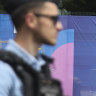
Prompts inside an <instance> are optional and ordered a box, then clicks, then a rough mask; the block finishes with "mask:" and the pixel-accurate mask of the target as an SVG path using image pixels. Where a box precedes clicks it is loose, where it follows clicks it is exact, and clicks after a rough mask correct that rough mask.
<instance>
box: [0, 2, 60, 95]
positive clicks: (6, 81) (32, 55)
mask: <svg viewBox="0 0 96 96" xmlns="http://www.w3.org/2000/svg"><path fill="white" fill-rule="evenodd" d="M2 3H3V5H4V7H5V10H6V11H7V12H8V13H9V14H10V16H11V18H12V21H13V24H14V25H15V28H16V30H17V35H16V38H15V40H9V43H8V45H7V47H6V48H5V50H6V51H9V52H12V53H14V54H16V55H17V56H19V57H20V58H22V59H23V60H24V61H25V62H26V63H28V64H29V65H30V66H32V68H33V69H35V70H36V71H38V72H40V71H41V67H42V66H43V65H45V63H46V62H47V61H45V60H44V59H43V58H42V56H41V55H39V54H38V48H39V47H40V46H41V45H42V44H49V45H55V44H56V38H57V36H58V31H60V30H61V29H62V24H61V23H60V22H59V21H58V8H57V6H56V5H55V3H53V2H50V1H47V0H44V1H43V0H37V1H36V0H35V1H32V0H2ZM22 87H23V83H22V81H21V80H20V78H19V77H18V76H17V74H16V73H15V72H14V70H13V68H12V67H11V66H10V65H9V64H8V63H6V62H4V61H2V60H1V61H0V96H23V92H22V90H23V88H22Z"/></svg>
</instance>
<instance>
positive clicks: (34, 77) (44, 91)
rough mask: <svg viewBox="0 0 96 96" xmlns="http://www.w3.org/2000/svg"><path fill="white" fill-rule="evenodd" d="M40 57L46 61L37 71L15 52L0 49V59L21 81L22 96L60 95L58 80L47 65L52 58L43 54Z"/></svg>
mask: <svg viewBox="0 0 96 96" xmlns="http://www.w3.org/2000/svg"><path fill="white" fill-rule="evenodd" d="M42 58H43V59H44V60H45V61H46V62H47V63H46V64H45V65H44V66H42V70H41V72H37V71H36V70H34V69H33V68H32V67H31V66H30V65H29V64H27V63H26V62H25V61H24V60H23V59H22V58H20V57H19V56H17V55H16V54H13V53H12V52H8V51H3V50H1V51H0V60H2V61H4V62H6V63H8V64H9V65H10V66H11V67H12V68H13V70H14V71H15V73H16V74H17V76H18V77H19V78H20V79H21V81H22V82H23V88H24V92H23V93H24V95H23V96H62V89H61V84H60V82H59V81H57V80H55V79H53V78H52V77H51V76H50V71H49V67H48V66H49V63H51V62H52V61H53V60H52V59H50V58H48V57H46V56H44V55H42Z"/></svg>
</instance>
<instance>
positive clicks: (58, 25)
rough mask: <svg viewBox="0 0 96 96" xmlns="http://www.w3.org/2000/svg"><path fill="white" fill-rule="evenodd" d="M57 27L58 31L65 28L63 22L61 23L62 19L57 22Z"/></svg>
mask: <svg viewBox="0 0 96 96" xmlns="http://www.w3.org/2000/svg"><path fill="white" fill-rule="evenodd" d="M56 29H57V30H58V31H60V30H62V29H63V25H62V23H61V22H60V21H58V22H57V24H56Z"/></svg>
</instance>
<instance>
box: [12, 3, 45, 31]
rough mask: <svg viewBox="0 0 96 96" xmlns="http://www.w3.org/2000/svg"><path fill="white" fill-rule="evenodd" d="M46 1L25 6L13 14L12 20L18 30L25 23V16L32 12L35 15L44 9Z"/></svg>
mask: <svg viewBox="0 0 96 96" xmlns="http://www.w3.org/2000/svg"><path fill="white" fill-rule="evenodd" d="M44 3H45V1H42V2H41V1H40V2H31V3H27V4H24V5H23V6H21V7H19V8H18V9H16V10H15V11H14V12H13V13H12V14H11V18H12V21H13V24H14V25H15V27H16V29H17V30H18V29H19V28H20V27H21V26H22V24H24V22H25V15H26V14H27V12H29V11H32V12H33V13H34V12H35V13H37V12H39V11H40V10H42V8H43V7H44V6H43V5H44Z"/></svg>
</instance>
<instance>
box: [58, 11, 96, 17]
mask: <svg viewBox="0 0 96 96" xmlns="http://www.w3.org/2000/svg"><path fill="white" fill-rule="evenodd" d="M59 13H60V15H78V16H96V12H70V11H66V10H65V9H60V10H59Z"/></svg>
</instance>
